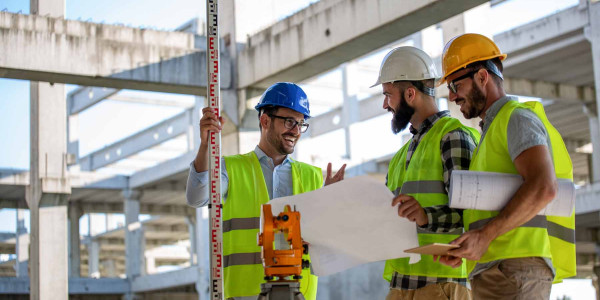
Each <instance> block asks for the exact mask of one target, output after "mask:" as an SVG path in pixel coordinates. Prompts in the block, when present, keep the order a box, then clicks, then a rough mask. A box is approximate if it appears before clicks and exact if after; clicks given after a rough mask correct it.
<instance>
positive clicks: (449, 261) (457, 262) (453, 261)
mask: <svg viewBox="0 0 600 300" xmlns="http://www.w3.org/2000/svg"><path fill="white" fill-rule="evenodd" d="M438 258H439V263H441V264H443V265H446V266H450V267H452V268H458V267H460V266H461V265H462V263H463V260H462V258H460V257H456V256H450V255H442V256H437V255H434V256H433V261H436V260H438Z"/></svg>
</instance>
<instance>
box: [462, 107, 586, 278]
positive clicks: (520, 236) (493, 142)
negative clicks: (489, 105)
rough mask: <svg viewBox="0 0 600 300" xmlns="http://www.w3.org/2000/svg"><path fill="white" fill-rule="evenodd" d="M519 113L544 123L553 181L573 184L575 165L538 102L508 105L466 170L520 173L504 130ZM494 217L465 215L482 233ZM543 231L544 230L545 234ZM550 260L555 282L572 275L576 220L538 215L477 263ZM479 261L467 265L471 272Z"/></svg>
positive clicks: (467, 224)
mask: <svg viewBox="0 0 600 300" xmlns="http://www.w3.org/2000/svg"><path fill="white" fill-rule="evenodd" d="M517 108H524V109H529V110H531V111H532V112H534V113H535V114H536V115H537V117H538V118H539V119H540V120H541V121H542V123H543V124H544V126H545V128H546V131H547V132H548V137H549V138H550V146H551V147H552V151H551V155H552V161H553V163H554V172H555V174H556V177H557V178H566V179H571V180H572V179H573V166H572V163H571V159H570V157H569V154H568V152H567V149H566V147H565V144H564V141H563V140H562V137H561V136H560V133H559V132H558V131H557V130H556V129H555V128H554V126H552V124H550V122H549V121H548V118H547V117H546V114H545V112H544V109H543V106H542V104H541V103H539V102H526V103H519V102H517V101H513V100H511V101H508V102H507V103H505V104H504V106H503V107H502V108H501V109H500V111H499V112H498V114H497V115H496V117H495V118H494V119H493V120H492V122H491V124H490V127H489V128H488V130H487V132H486V135H485V137H484V140H482V141H481V143H480V144H479V146H478V147H477V149H476V151H475V153H474V155H473V159H472V160H471V166H470V168H469V169H470V170H472V171H487V172H500V173H510V174H518V172H517V170H516V168H515V165H514V163H513V161H512V159H511V158H510V156H509V154H508V153H509V152H508V138H507V132H506V130H507V127H508V122H509V121H510V116H511V115H512V113H513V111H514V110H515V109H517ZM497 215H498V212H489V211H478V210H465V211H464V212H463V221H464V223H465V228H466V229H471V228H481V226H483V225H484V224H485V223H487V222H488V221H489V219H492V218H494V217H496V216H497ZM544 229H545V230H544ZM532 256H538V257H548V258H551V259H552V265H553V267H554V268H555V269H556V277H555V278H554V283H557V282H561V281H562V279H563V278H567V277H571V276H574V275H575V274H576V267H575V266H576V265H575V215H574V214H572V215H571V216H570V217H556V216H536V217H534V218H533V219H532V220H531V221H529V222H527V223H526V224H524V225H522V226H520V227H517V228H515V229H513V230H511V231H509V232H507V233H505V234H503V235H501V236H499V237H498V238H496V239H495V240H494V241H492V243H490V245H489V247H488V250H487V252H486V253H484V255H483V256H482V258H481V260H480V261H479V262H489V261H494V260H499V259H507V258H517V257H532ZM476 263H477V262H473V261H467V268H468V270H469V271H471V270H472V269H473V268H474V267H475V264H476Z"/></svg>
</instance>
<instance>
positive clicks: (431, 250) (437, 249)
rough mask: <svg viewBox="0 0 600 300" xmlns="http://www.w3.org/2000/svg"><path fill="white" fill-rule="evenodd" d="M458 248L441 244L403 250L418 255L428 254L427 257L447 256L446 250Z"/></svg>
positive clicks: (457, 246)
mask: <svg viewBox="0 0 600 300" xmlns="http://www.w3.org/2000/svg"><path fill="white" fill-rule="evenodd" d="M456 248H460V245H451V244H441V243H433V244H429V245H425V246H421V247H416V248H410V249H406V250H404V252H406V253H418V254H429V255H447V254H448V250H452V249H456Z"/></svg>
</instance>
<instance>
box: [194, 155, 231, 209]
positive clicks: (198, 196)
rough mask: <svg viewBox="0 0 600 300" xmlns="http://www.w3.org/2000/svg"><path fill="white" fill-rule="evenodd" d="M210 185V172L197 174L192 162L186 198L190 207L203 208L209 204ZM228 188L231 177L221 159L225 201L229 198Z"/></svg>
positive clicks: (222, 189) (222, 187)
mask: <svg viewBox="0 0 600 300" xmlns="http://www.w3.org/2000/svg"><path fill="white" fill-rule="evenodd" d="M208 183H209V179H208V171H204V172H196V168H194V162H191V163H190V171H189V174H188V180H187V185H186V188H185V198H186V200H187V204H188V205H189V206H193V207H202V206H205V205H206V204H208V197H209V196H208ZM228 186H229V177H228V176H227V169H226V168H225V160H224V159H221V193H222V194H223V199H225V198H227V187H228Z"/></svg>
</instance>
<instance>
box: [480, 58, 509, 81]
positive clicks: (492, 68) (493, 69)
mask: <svg viewBox="0 0 600 300" xmlns="http://www.w3.org/2000/svg"><path fill="white" fill-rule="evenodd" d="M485 68H486V69H487V70H488V71H490V72H492V73H494V75H496V76H498V77H500V79H502V80H504V76H502V72H500V70H499V69H498V67H497V66H496V64H495V63H494V62H492V60H491V59H488V60H486V61H485Z"/></svg>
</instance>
